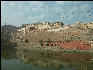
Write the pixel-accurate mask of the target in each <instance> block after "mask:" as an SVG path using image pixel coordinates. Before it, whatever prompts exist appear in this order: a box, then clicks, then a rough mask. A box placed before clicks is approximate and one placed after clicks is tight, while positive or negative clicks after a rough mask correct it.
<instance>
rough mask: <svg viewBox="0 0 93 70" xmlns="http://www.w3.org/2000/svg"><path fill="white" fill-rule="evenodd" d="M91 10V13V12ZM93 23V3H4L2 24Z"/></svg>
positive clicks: (2, 3) (2, 5)
mask: <svg viewBox="0 0 93 70" xmlns="http://www.w3.org/2000/svg"><path fill="white" fill-rule="evenodd" d="M89 10H90V11H89ZM77 21H81V22H83V23H84V22H93V1H2V2H1V24H5V22H6V24H11V25H16V26H20V25H22V24H28V23H29V22H30V23H35V22H63V23H64V24H66V25H67V24H74V23H75V22H77Z"/></svg>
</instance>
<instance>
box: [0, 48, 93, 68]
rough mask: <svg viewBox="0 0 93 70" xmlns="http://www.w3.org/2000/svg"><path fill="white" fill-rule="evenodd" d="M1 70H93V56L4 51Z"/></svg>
mask: <svg viewBox="0 0 93 70" xmlns="http://www.w3.org/2000/svg"><path fill="white" fill-rule="evenodd" d="M1 70H93V54H90V53H67V52H62V53H60V54H59V53H56V54H49V53H45V54H40V52H38V51H31V50H29V51H27V50H14V49H4V50H2V51H1Z"/></svg>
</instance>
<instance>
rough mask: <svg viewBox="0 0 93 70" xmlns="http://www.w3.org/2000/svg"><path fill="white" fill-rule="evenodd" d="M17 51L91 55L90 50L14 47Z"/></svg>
mask: <svg viewBox="0 0 93 70" xmlns="http://www.w3.org/2000/svg"><path fill="white" fill-rule="evenodd" d="M16 49H18V50H26V51H28V50H33V51H41V52H43V51H44V52H48V51H50V52H59V53H61V52H73V53H93V49H91V50H68V49H62V48H61V47H16Z"/></svg>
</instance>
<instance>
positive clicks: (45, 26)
mask: <svg viewBox="0 0 93 70" xmlns="http://www.w3.org/2000/svg"><path fill="white" fill-rule="evenodd" d="M63 25H64V24H63V23H62V22H53V23H49V22H43V23H40V22H37V23H35V24H25V25H24V26H25V27H24V28H21V29H19V30H18V31H22V32H23V34H25V33H26V32H30V31H32V30H48V29H60V28H62V27H63Z"/></svg>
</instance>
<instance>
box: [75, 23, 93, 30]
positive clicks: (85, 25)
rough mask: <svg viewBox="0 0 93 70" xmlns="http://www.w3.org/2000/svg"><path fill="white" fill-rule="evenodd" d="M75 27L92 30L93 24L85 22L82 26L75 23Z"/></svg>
mask: <svg viewBox="0 0 93 70" xmlns="http://www.w3.org/2000/svg"><path fill="white" fill-rule="evenodd" d="M76 27H79V28H82V29H93V22H90V23H88V22H85V24H83V23H82V22H76Z"/></svg>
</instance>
